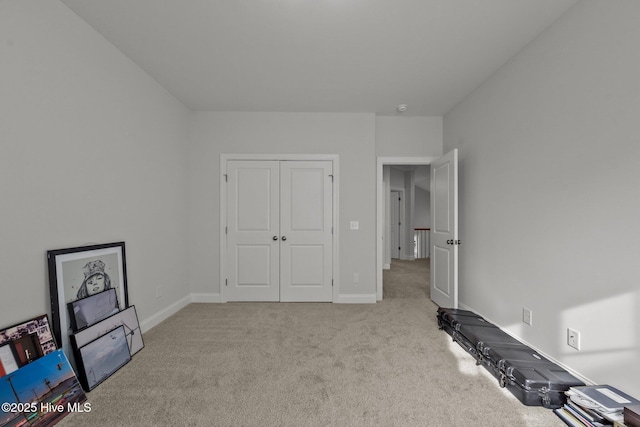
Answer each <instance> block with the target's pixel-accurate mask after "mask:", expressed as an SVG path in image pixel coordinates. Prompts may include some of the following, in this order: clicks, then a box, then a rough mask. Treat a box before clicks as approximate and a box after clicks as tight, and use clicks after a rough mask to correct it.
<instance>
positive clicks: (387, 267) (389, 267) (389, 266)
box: [382, 264, 391, 270]
mask: <svg viewBox="0 0 640 427" xmlns="http://www.w3.org/2000/svg"><path fill="white" fill-rule="evenodd" d="M382 268H383V269H385V270H391V264H385V265H384V266H382Z"/></svg>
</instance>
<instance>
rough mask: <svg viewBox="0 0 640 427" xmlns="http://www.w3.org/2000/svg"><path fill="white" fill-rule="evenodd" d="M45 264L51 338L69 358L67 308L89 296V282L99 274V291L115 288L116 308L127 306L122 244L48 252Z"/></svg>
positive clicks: (125, 269) (69, 323) (124, 260)
mask: <svg viewBox="0 0 640 427" xmlns="http://www.w3.org/2000/svg"><path fill="white" fill-rule="evenodd" d="M47 263H48V267H49V294H50V299H51V326H52V329H53V334H54V337H55V339H56V340H57V342H58V343H59V345H60V348H62V349H63V350H64V351H65V353H66V354H67V356H68V357H72V353H71V346H70V343H69V335H70V334H71V333H72V328H71V321H70V319H69V312H68V310H67V307H66V306H67V304H68V303H70V302H72V301H75V300H78V299H82V298H86V297H88V296H90V294H91V292H87V286H86V285H87V282H88V281H90V280H92V279H95V278H97V277H98V276H99V275H100V274H102V275H103V280H104V282H105V283H104V284H103V287H104V288H105V289H102V290H106V289H108V288H114V289H115V290H116V294H117V297H118V302H119V307H120V308H121V309H124V308H127V307H128V306H129V295H128V290H127V264H126V254H125V244H124V242H114V243H105V244H99V245H88V246H78V247H74V248H66V249H55V250H50V251H47ZM105 276H106V277H105ZM107 282H108V283H107ZM96 292H97V291H96Z"/></svg>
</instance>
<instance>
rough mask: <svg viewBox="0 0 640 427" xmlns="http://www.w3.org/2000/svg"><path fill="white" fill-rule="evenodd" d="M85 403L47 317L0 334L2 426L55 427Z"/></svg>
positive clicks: (4, 330) (29, 321)
mask: <svg viewBox="0 0 640 427" xmlns="http://www.w3.org/2000/svg"><path fill="white" fill-rule="evenodd" d="M86 400H87V396H86V395H85V394H84V391H83V390H82V387H81V386H80V383H79V382H78V378H77V377H76V375H75V373H74V371H73V369H72V368H71V365H70V364H69V360H68V359H67V357H66V356H65V354H64V352H63V351H62V350H59V349H58V348H57V346H56V342H55V339H54V337H53V334H52V331H51V328H50V326H49V320H48V318H47V316H46V315H42V316H38V317H35V318H33V319H30V320H27V321H26V322H23V323H19V324H17V325H14V326H11V327H8V328H5V329H2V330H0V402H2V410H1V411H0V426H2V427H4V426H17V425H38V426H49V425H54V424H56V423H57V422H58V421H59V420H60V419H61V418H62V417H65V416H66V415H68V414H69V413H70V412H81V411H83V410H84V409H86V406H84V405H83V402H85V401H86ZM89 409H90V406H89Z"/></svg>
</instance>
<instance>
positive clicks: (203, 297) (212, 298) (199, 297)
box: [191, 293, 223, 303]
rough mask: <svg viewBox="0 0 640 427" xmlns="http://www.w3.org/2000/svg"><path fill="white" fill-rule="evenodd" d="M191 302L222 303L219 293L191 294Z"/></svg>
mask: <svg viewBox="0 0 640 427" xmlns="http://www.w3.org/2000/svg"><path fill="white" fill-rule="evenodd" d="M191 302H211V303H216V302H223V301H222V295H220V293H215V294H214V293H209V294H191Z"/></svg>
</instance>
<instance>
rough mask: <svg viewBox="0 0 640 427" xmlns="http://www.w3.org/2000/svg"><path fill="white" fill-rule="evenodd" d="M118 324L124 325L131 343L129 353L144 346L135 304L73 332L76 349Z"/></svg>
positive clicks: (132, 353)
mask: <svg viewBox="0 0 640 427" xmlns="http://www.w3.org/2000/svg"><path fill="white" fill-rule="evenodd" d="M118 326H123V327H124V333H125V335H126V337H127V344H128V345H129V354H131V356H133V355H134V354H136V353H137V352H139V351H140V350H142V348H144V342H143V340H142V332H141V331H140V324H139V323H138V315H137V313H136V307H135V306H133V305H132V306H131V307H129V308H126V309H124V310H122V311H121V312H119V313H117V314H114V315H113V316H111V317H108V318H106V319H104V320H102V321H101V322H98V323H96V324H95V325H92V326H89V327H88V328H86V329H83V330H82V331H80V332H77V333H75V334H73V335H72V337H71V338H72V340H71V341H72V344H73V346H74V347H75V349H78V348H80V347H83V346H85V345H87V344H88V343H90V342H91V341H93V340H95V339H96V338H98V337H100V336H102V335H104V334H106V333H107V332H109V331H111V330H113V329H116V328H117V327H118Z"/></svg>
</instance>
